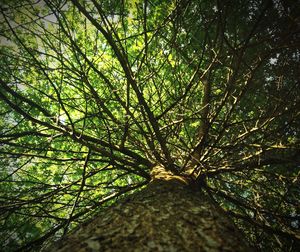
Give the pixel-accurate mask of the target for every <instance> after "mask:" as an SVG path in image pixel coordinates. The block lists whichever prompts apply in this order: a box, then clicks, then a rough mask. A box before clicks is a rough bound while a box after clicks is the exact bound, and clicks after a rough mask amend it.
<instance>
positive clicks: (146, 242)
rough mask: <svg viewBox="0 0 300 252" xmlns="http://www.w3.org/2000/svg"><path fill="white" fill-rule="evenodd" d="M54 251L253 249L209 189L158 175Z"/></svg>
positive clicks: (57, 246) (68, 236)
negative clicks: (208, 193)
mask: <svg viewBox="0 0 300 252" xmlns="http://www.w3.org/2000/svg"><path fill="white" fill-rule="evenodd" d="M50 251H53V252H54V251H55V252H70V251H74V252H77V251H80V252H88V251H166V252H172V251H231V252H232V251H243V252H245V251H252V250H251V249H250V248H249V247H248V245H247V243H246V241H245V239H244V238H243V237H242V235H241V232H239V230H238V229H237V228H236V227H235V225H234V224H233V222H232V220H231V219H230V218H229V217H228V216H226V215H225V213H224V212H223V211H222V210H220V209H218V208H217V207H216V206H215V205H214V204H213V203H212V202H211V200H210V199H209V198H208V197H207V196H205V194H204V193H203V192H194V191H192V190H191V189H189V187H188V186H186V185H184V184H183V183H180V182H179V181H176V180H169V181H165V180H154V181H152V182H151V183H150V184H149V185H148V186H147V187H146V188H144V189H143V190H141V191H139V192H137V193H134V194H132V195H131V196H129V197H128V198H127V199H125V200H122V201H120V202H118V203H116V204H115V205H113V206H111V207H109V208H108V209H107V210H105V211H104V212H102V213H101V214H100V215H98V216H97V217H96V218H94V219H93V220H91V221H90V222H89V223H86V224H83V225H82V226H81V227H80V228H79V229H77V230H76V231H74V232H73V233H71V234H69V235H67V236H66V237H64V238H63V239H62V240H61V241H59V242H58V243H57V244H56V245H55V246H54V247H53V248H52V249H51V250H50Z"/></svg>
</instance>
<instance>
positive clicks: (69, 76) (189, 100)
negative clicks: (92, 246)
mask: <svg viewBox="0 0 300 252" xmlns="http://www.w3.org/2000/svg"><path fill="white" fill-rule="evenodd" d="M1 2H2V4H1V19H0V22H1V26H0V36H1V48H0V66H1V67H0V115H1V120H0V158H1V159H0V168H1V170H0V218H1V219H0V223H1V231H0V233H1V236H0V243H1V244H3V248H5V250H6V251H14V250H17V249H19V250H23V251H25V250H30V249H37V248H40V246H45V244H46V245H47V244H49V243H51V242H52V241H53V240H55V239H58V238H59V237H61V236H62V235H64V234H65V233H67V232H68V231H69V230H71V229H73V228H75V227H76V226H77V225H78V224H80V223H82V222H83V221H85V220H87V219H91V218H93V216H95V215H96V214H97V213H99V212H100V211H103V210H104V209H105V208H106V207H107V206H109V205H111V204H112V203H113V202H115V201H117V200H119V199H120V198H122V197H125V196H126V195H128V194H130V193H131V192H133V191H135V190H139V189H140V188H142V187H143V186H145V185H146V184H148V183H149V181H150V179H151V175H150V171H151V169H152V167H154V166H155V165H156V164H161V165H163V166H164V167H165V168H166V169H167V170H169V171H171V172H172V173H174V174H177V175H184V176H190V177H192V178H193V179H195V180H197V181H200V182H201V183H199V187H200V186H201V187H202V188H203V189H205V190H206V192H207V193H208V194H209V195H210V196H211V197H212V199H214V201H215V203H216V204H218V205H220V206H221V207H222V208H223V209H224V210H225V211H226V212H227V213H228V215H230V216H232V218H233V219H234V220H235V222H236V224H237V225H238V226H239V228H240V229H242V230H243V231H244V232H245V234H246V236H247V239H248V240H249V242H250V243H251V244H253V245H254V246H255V247H256V248H258V249H262V250H264V251H266V249H272V250H273V251H276V250H277V251H280V250H282V249H283V248H285V249H287V250H288V251H290V250H293V249H295V248H296V246H297V244H298V245H299V239H300V234H299V225H300V224H299V217H300V183H299V182H300V181H299V179H300V178H299V176H300V169H299V167H300V146H299V129H300V127H299V126H300V125H299V124H300V111H299V107H300V99H299V97H300V84H299V76H300V72H299V58H300V51H299V48H300V43H299V42H300V26H299V22H300V19H299V15H298V14H299V13H298V12H297V4H299V2H298V1H281V0H273V1H271V0H266V1H260V0H248V1H244V0H235V1H218V0H216V1H210V0H201V1H199V0H197V1H196V0H173V1H169V0H168V1H158V0H122V1H113V0H110V1H96V0H91V1H81V0H72V1H66V0H51V1H49V0H45V1H39V0H38V1H33V0H28V1H23V0H22V1H8V0H7V1H5V0H2V1H1ZM298 7H299V6H298Z"/></svg>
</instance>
